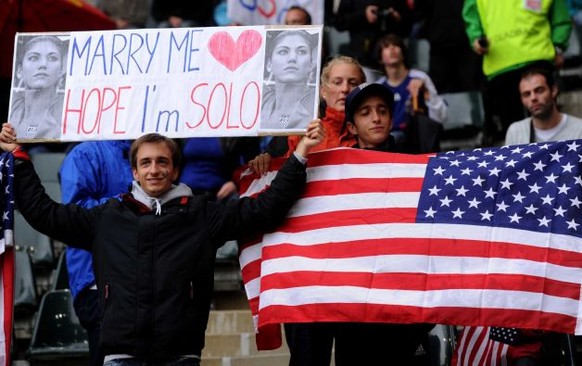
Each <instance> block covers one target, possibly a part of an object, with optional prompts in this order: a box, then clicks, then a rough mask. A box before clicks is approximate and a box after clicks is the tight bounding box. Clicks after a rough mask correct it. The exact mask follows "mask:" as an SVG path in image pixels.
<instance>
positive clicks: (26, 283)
mask: <svg viewBox="0 0 582 366" xmlns="http://www.w3.org/2000/svg"><path fill="white" fill-rule="evenodd" d="M14 259H15V261H14V263H15V268H16V269H15V273H14V315H15V317H21V316H30V315H32V314H33V313H34V312H35V311H36V310H37V308H38V291H37V288H36V279H35V275H34V271H33V268H32V261H31V259H30V255H29V254H28V252H27V251H26V249H25V248H23V247H20V246H16V247H15V251H14Z"/></svg>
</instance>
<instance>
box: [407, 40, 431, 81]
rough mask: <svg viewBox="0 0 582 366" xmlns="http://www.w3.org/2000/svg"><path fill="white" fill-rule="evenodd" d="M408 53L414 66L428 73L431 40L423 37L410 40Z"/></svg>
mask: <svg viewBox="0 0 582 366" xmlns="http://www.w3.org/2000/svg"><path fill="white" fill-rule="evenodd" d="M408 54H409V57H410V65H411V67H412V68H414V69H417V70H422V71H424V72H426V73H428V69H429V66H430V42H429V41H428V40H426V39H422V38H418V39H413V40H410V42H409V44H408Z"/></svg>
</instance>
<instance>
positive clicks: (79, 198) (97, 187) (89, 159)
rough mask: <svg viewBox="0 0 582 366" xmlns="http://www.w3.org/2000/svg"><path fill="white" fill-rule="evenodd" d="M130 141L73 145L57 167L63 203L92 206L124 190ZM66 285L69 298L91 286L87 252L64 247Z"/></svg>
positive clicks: (129, 178)
mask: <svg viewBox="0 0 582 366" xmlns="http://www.w3.org/2000/svg"><path fill="white" fill-rule="evenodd" d="M130 145H131V142H130V141H88V142H83V143H81V144H79V145H77V146H75V147H74V148H73V149H72V150H71V151H70V152H69V153H68V154H67V156H66V157H65V159H64V161H63V163H62V165H61V169H60V177H61V191H62V200H63V203H71V202H74V203H77V204H78V205H80V206H83V207H87V208H90V207H93V206H96V205H98V204H101V203H104V202H105V201H107V199H108V198H111V197H114V196H116V195H119V194H121V193H125V192H127V191H128V189H129V187H130V186H131V182H132V180H133V177H132V173H131V167H130V166H129V158H128V157H129V146H130ZM66 253H67V269H68V272H69V287H70V288H71V292H72V294H73V297H75V298H76V297H77V295H78V294H79V293H80V292H81V290H83V289H85V288H87V287H90V286H93V285H95V274H94V273H93V259H92V256H91V253H90V252H88V251H86V250H83V249H75V248H71V247H67V250H66Z"/></svg>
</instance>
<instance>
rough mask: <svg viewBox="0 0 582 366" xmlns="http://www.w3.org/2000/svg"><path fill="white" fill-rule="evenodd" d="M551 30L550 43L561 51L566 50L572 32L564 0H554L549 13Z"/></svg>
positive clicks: (570, 20)
mask: <svg viewBox="0 0 582 366" xmlns="http://www.w3.org/2000/svg"><path fill="white" fill-rule="evenodd" d="M549 19H550V26H551V28H552V43H553V44H554V46H556V47H559V48H560V49H561V50H562V51H565V50H566V49H567V48H568V40H569V39H570V33H571V32H572V18H571V17H570V13H569V11H568V5H567V4H566V1H565V0H555V1H553V2H552V7H551V8H550V13H549Z"/></svg>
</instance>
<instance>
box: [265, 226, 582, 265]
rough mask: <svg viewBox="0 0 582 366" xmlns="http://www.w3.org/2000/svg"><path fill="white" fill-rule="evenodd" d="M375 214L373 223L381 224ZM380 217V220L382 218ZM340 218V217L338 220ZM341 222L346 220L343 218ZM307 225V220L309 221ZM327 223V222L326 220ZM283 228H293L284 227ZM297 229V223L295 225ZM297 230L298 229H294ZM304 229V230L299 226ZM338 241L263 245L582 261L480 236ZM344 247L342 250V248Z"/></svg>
mask: <svg viewBox="0 0 582 366" xmlns="http://www.w3.org/2000/svg"><path fill="white" fill-rule="evenodd" d="M377 217H378V216H372V217H370V218H369V219H370V220H371V221H372V222H367V223H369V224H377V223H379V222H376V221H375V220H374V218H377ZM378 221H380V220H378ZM336 222H337V221H336ZM311 223H312V224H313V226H312V227H311V226H310V228H309V230H315V229H319V228H323V227H325V226H321V227H320V225H319V224H318V223H314V222H311ZM341 224H344V222H343V221H342V222H341ZM305 225H307V223H306V224H305ZM324 225H325V223H324ZM281 229H282V230H280V232H287V233H289V232H291V231H290V230H289V231H287V230H284V228H281ZM293 229H295V226H294V227H293ZM293 231H296V230H293ZM297 231H300V230H297ZM334 239H336V241H334V242H319V243H317V244H312V245H294V244H290V243H281V244H276V245H274V244H273V245H269V246H268V247H265V248H263V253H262V259H263V260H268V259H277V258H283V257H287V256H300V257H306V258H357V257H366V256H377V255H402V254H408V255H426V256H450V257H462V258H465V257H478V258H485V257H489V258H506V259H524V260H529V261H533V262H547V263H551V264H555V265H559V266H564V267H572V268H578V264H579V263H582V253H576V252H571V251H568V250H561V249H556V248H540V247H534V246H529V245H523V244H515V243H499V242H489V241H480V240H457V241H450V240H447V239H436V238H433V239H430V240H427V239H425V238H390V239H394V240H392V241H390V242H389V243H388V242H387V241H386V239H387V238H379V239H364V240H356V241H342V240H341V238H334ZM339 249H341V250H339Z"/></svg>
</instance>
